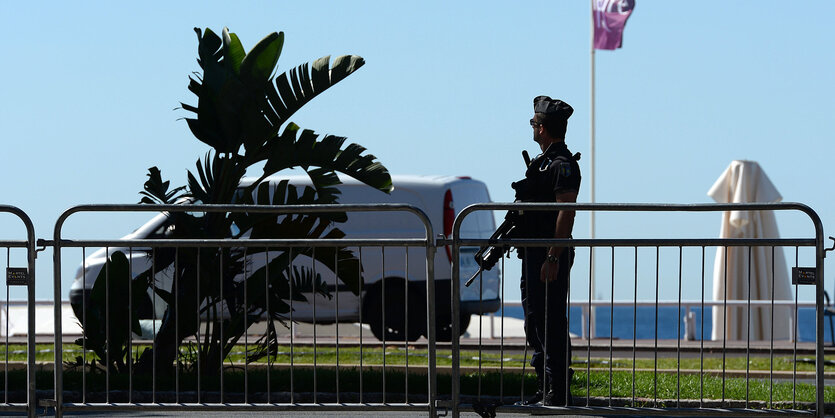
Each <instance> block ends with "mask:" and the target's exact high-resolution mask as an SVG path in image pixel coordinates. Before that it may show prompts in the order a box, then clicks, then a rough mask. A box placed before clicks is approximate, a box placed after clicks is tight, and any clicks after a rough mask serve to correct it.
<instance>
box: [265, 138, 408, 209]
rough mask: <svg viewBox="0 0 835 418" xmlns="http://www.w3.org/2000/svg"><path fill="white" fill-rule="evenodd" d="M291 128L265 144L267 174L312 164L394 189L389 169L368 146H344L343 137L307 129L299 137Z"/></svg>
mask: <svg viewBox="0 0 835 418" xmlns="http://www.w3.org/2000/svg"><path fill="white" fill-rule="evenodd" d="M289 128H290V127H288V129H285V131H284V133H283V134H282V135H281V136H278V137H276V138H274V139H273V140H272V141H270V143H269V144H268V145H267V147H265V150H264V154H263V155H262V156H263V157H265V159H266V160H267V162H266V164H264V176H265V177H266V176H269V175H272V174H274V173H277V172H279V171H281V170H285V169H288V168H292V167H302V168H304V169H305V170H307V169H308V168H309V167H311V166H313V167H321V168H323V169H326V170H329V171H336V172H339V173H343V174H347V175H348V176H351V177H353V178H355V179H357V180H359V181H361V182H363V183H365V184H367V185H369V186H371V187H374V188H376V189H378V190H381V191H384V192H386V193H390V192H391V191H392V190H393V189H394V186H393V185H392V182H391V175H390V174H389V172H388V170H387V169H386V168H385V167H384V166H383V165H382V164H380V163H379V162H378V161H376V159H377V157H375V156H374V155H372V154H364V152H365V147H363V146H361V145H358V144H348V145H347V146H345V147H344V148H343V145H344V143H345V138H344V137H339V136H334V135H326V136H325V137H324V138H322V139H321V140H318V138H319V136H318V135H317V134H315V133H314V132H313V131H311V130H307V129H305V130H304V131H302V132H301V133H300V134H299V136H298V139H297V138H296V133H297V132H298V131H297V130H296V129H293V130H290V129H289Z"/></svg>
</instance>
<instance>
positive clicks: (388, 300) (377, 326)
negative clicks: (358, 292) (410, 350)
mask: <svg viewBox="0 0 835 418" xmlns="http://www.w3.org/2000/svg"><path fill="white" fill-rule="evenodd" d="M409 299H410V302H411V303H409V324H408V325H409V329H408V334H407V330H406V288H405V281H404V280H402V279H387V280H386V283H385V301H384V300H383V285H382V284H380V283H378V284H375V285H374V286H373V287H372V288H370V289H369V290H368V291H367V292H366V293H365V297H364V298H363V300H362V305H363V306H362V315H363V320H364V322H366V323H367V324H368V326H369V328H371V333H372V334H374V336H375V337H377V339H379V340H380V341H383V339H384V338H385V341H387V342H388V341H416V340H417V339H418V338H420V336H421V334H422V333H423V329H424V328H426V327H425V325H423V322H424V321H425V320H422V319H421V316H422V315H421V311H420V309H419V308H420V302H418V299H420V298H419V297H416V296H413V295H412V289H409ZM384 305H385V323H383V311H384V310H383V309H382V308H383V306H384Z"/></svg>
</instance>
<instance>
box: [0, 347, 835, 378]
mask: <svg viewBox="0 0 835 418" xmlns="http://www.w3.org/2000/svg"><path fill="white" fill-rule="evenodd" d="M147 347H148V346H144V345H136V346H134V353H137V354H138V353H141V352H142V351H143V350H144V349H145V348H147ZM8 350H9V361H11V362H25V361H26V345H23V344H11V345H9V347H8ZM35 350H36V353H35V360H36V361H38V362H51V361H53V359H54V351H53V345H52V344H38V345H37V346H36V347H35ZM181 351H182V352H183V353H184V354H186V353H187V348H186V346H184V347H183V348H182V349H181ZM278 353H279V354H278V355H277V356H274V357H272V358H271V359H270V362H271V363H290V360H291V355H290V353H291V348H290V346H289V345H280V346H278ZM292 353H293V356H292V359H293V362H294V363H297V364H305V363H309V364H313V362H314V357H315V361H316V363H317V364H336V360H337V349H336V348H334V347H330V346H318V347H316V350H315V354H314V349H313V347H312V346H309V345H308V346H299V347H295V348H294V349H293V350H292ZM244 354H245V352H244V346H243V345H241V346H239V347H238V348H237V349H235V350H233V351H232V353H231V354H230V356H229V358H228V359H227V363H229V362H232V363H236V364H243V363H244ZM360 354H362V355H361V356H360ZM575 354H576V353H575ZM338 355H339V356H338V358H339V362H340V364H359V362H360V357H362V362H363V364H382V363H383V357H384V351H383V349H382V348H380V347H377V346H373V347H363V349H362V353H360V349H359V347H341V348H339V350H338ZM80 356H82V350H81V347H79V346H76V345H74V344H67V345H65V346H64V350H63V354H62V358H63V360H64V361H70V362H75V360H76V358H77V357H80ZM5 357H6V354H5V351H4V350H0V362H3V361H5ZM460 358H461V366H462V367H478V366H479V363H480V364H481V365H482V366H483V367H502V366H503V367H505V368H521V367H522V364H523V362H524V360H525V359H524V356H523V354H515V353H514V354H510V353H504V356H501V355H500V353H498V352H495V351H489V352H488V351H484V352H482V353H481V355H480V356H479V352H478V351H473V350H465V351H462V352H461V357H460ZM479 358H480V360H481V361H480V362H479ZM92 359H96V360H97V361H98V360H99V359H98V357H97V356H96V355H95V354H94V353H93V352H91V351H88V352H87V361H88V362H89V361H90V360H92ZM406 359H407V350H406V348H405V347H404V346H403V345H402V344H401V345H389V346H387V347H386V349H385V362H386V364H391V365H404V364H406ZM585 360H586V359H585V357H583V356H574V362H575V363H580V362H585ZM608 360H609V359H608V358H595V357H592V359H591V364H592V367H596V368H601V367H602V368H608V367H609V362H608ZM798 360H799V361H798V362H797V364H796V367H797V371H799V372H800V371H808V372H814V371H815V364H814V358H811V359H810V360H811V361H810V362H807V361H802V360H803V357H802V356H798ZM826 360H829V361H830V362H831V361H834V360H835V356H831V355H830V356H826ZM436 361H437V364H438V365H439V366H450V365H451V364H452V352H451V351H450V350H437V353H436ZM408 362H409V365H410V366H412V365H414V366H425V365H427V364H428V350H427V349H426V348H421V347H420V346H409V349H408ZM722 362H723V361H722V358H721V357H716V356H715V355H713V356H709V355H705V358H704V364H703V365H701V364H700V359H698V358H685V359H681V362H680V363H679V362H678V361H677V360H676V359H675V358H668V357H662V358H659V359H658V363H657V366H656V363H655V361H654V360H653V359H637V361H636V362H635V367H636V368H637V369H653V368H655V367H657V368H658V369H666V370H677V368H679V369H681V370H705V371H721V370H722ZM256 363H264V364H266V363H267V359H266V358H262V359H260V360H258V361H257V362H256ZM724 364H725V369H726V370H745V368H746V358H745V357H736V356H734V357H727V358H726V359H725V362H724ZM579 367H580V368H584V367H583V366H579ZM612 367H613V368H615V369H629V370H631V369H632V359H623V358H620V359H619V358H615V359H614V360H613V362H612ZM748 367H749V369H750V370H752V371H756V370H759V371H768V370H771V369H772V368H773V370H775V371H793V370H794V368H795V362H794V361H793V358H792V357H791V356H775V357H774V362H773V364H772V362H771V359H770V358H769V357H768V356H767V355H766V356H762V355H758V356H753V355H752V356H751V357H750V361H748ZM0 368H2V365H0ZM824 371H826V372H835V365H833V364H827V365H824Z"/></svg>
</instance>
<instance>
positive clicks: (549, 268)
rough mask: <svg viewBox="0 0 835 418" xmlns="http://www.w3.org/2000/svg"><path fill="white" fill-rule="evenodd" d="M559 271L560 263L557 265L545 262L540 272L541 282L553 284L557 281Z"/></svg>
mask: <svg viewBox="0 0 835 418" xmlns="http://www.w3.org/2000/svg"><path fill="white" fill-rule="evenodd" d="M559 271H560V263H559V261H557V262H556V263H549V262H548V261H545V262H543V263H542V268H541V269H540V270H539V280H541V281H542V282H543V283H545V282H546V281H549V282H553V281H554V280H557V272H559Z"/></svg>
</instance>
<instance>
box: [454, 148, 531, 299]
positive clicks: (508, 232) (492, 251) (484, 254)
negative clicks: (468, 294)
mask: <svg viewBox="0 0 835 418" xmlns="http://www.w3.org/2000/svg"><path fill="white" fill-rule="evenodd" d="M522 158H523V159H524V160H525V168H527V167H528V166H529V165H530V164H531V157H530V156H528V152H527V151H522ZM514 189H517V191H516V194H517V196H516V197H517V199H516V200H517V201H519V197H520V196H519V189H518V188H517V186H516V183H514ZM520 216H521V214H520V213H519V212H517V211H515V210H510V211H508V212H507V214H506V215H505V216H504V222H502V224H501V225H499V227H498V228H497V229H496V232H494V233H493V235H490V241H491V242H494V241H495V240H499V239H505V238H513V235H514V232H516V230H517V229H518V228H517V227H518V225H519V217H520ZM507 250H508V247H507V246H504V245H494V244H488V245H486V246H483V247H481V248H480V249H479V250H478V252H477V253H475V255H474V256H473V257H474V258H475V262H476V263H477V264H478V271H476V272H475V274H473V276H472V277H470V279H469V280H467V282H466V283H464V286H465V287H469V286H470V285H471V284H472V283H473V280H475V278H476V277H478V275H479V274H481V273H482V272H483V271H485V270H487V271H489V270H491V269H493V266H495V265H496V263H497V262H499V260H500V259H501V258H502V257H503V256H504V254H505V252H507Z"/></svg>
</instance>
